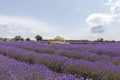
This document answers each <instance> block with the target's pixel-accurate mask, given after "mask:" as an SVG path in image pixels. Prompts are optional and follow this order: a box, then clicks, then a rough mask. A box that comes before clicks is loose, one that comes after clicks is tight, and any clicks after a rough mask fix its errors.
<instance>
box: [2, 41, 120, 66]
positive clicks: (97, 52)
mask: <svg viewBox="0 0 120 80" xmlns="http://www.w3.org/2000/svg"><path fill="white" fill-rule="evenodd" d="M1 44H3V45H9V46H15V47H20V48H23V49H27V50H31V51H36V52H38V53H48V54H56V55H60V56H67V57H69V58H73V59H83V60H89V61H92V62H95V61H105V62H110V63H113V64H115V65H120V47H119V46H120V44H119V43H117V44H114V43H106V44H105V43H104V44H94V45H93V44H87V45H60V44H57V45H56V44H53V45H48V44H38V43H33V42H29V43H26V42H9V43H1ZM103 45H104V46H106V47H104V46H103ZM111 45H113V46H114V47H113V46H111ZM111 50H112V51H111ZM112 55H113V56H112Z"/></svg>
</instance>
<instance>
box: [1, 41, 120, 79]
mask: <svg viewBox="0 0 120 80" xmlns="http://www.w3.org/2000/svg"><path fill="white" fill-rule="evenodd" d="M0 80H120V43H117V42H116V43H96V44H40V43H38V42H0Z"/></svg>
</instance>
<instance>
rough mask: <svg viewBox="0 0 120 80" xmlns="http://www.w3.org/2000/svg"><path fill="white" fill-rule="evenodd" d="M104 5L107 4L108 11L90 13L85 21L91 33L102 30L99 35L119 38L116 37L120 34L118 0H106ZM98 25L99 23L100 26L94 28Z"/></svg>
mask: <svg viewBox="0 0 120 80" xmlns="http://www.w3.org/2000/svg"><path fill="white" fill-rule="evenodd" d="M106 5H109V13H92V14H90V15H89V16H88V18H87V19H86V22H87V24H88V26H89V29H90V30H91V32H92V33H94V32H95V33H96V31H97V32H98V33H99V31H101V30H102V33H101V37H104V38H106V39H117V40H118V39H120V37H117V35H119V34H120V30H119V29H120V26H119V25H120V0H108V2H107V3H106ZM98 25H101V26H102V28H100V27H97V28H96V26H98ZM93 29H94V30H93ZM103 29H105V31H103ZM96 35H98V34H96Z"/></svg>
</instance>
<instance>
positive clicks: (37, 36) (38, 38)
mask: <svg viewBox="0 0 120 80" xmlns="http://www.w3.org/2000/svg"><path fill="white" fill-rule="evenodd" d="M35 39H36V41H40V40H42V39H43V38H42V36H41V35H36V36H35Z"/></svg>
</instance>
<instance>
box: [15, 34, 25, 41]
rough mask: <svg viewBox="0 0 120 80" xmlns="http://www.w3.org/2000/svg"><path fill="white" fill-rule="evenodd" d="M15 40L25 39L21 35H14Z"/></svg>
mask: <svg viewBox="0 0 120 80" xmlns="http://www.w3.org/2000/svg"><path fill="white" fill-rule="evenodd" d="M14 40H15V41H23V40H24V39H23V38H22V37H21V36H20V35H18V36H15V37H14Z"/></svg>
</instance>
